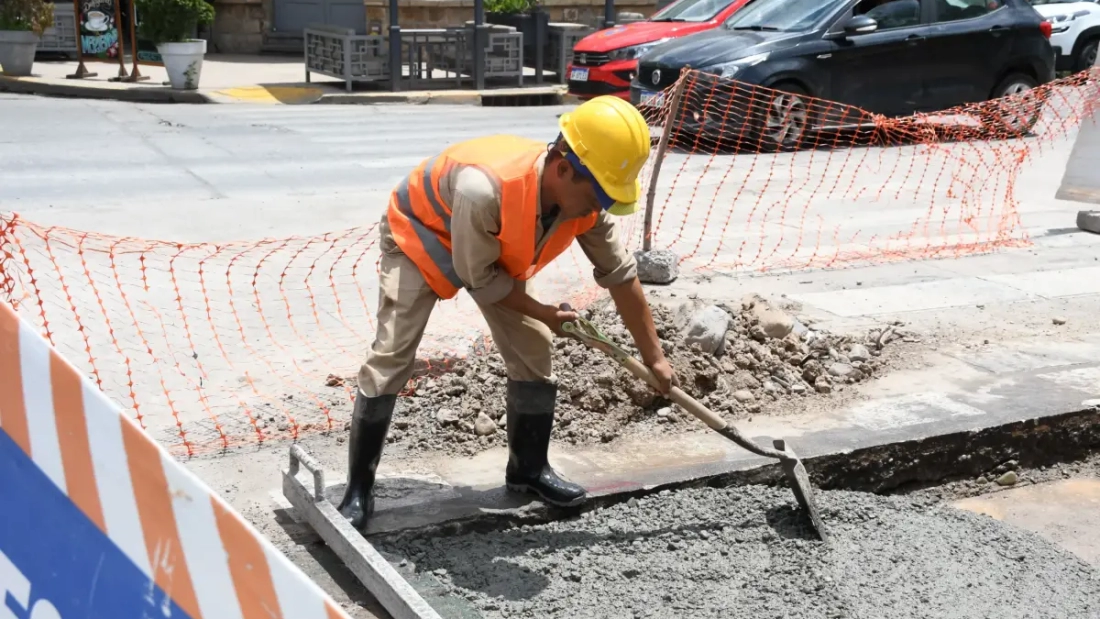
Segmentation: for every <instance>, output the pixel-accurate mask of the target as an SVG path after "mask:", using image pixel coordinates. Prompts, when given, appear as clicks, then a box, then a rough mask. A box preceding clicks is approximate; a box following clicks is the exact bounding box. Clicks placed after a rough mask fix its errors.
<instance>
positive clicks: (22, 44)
mask: <svg viewBox="0 0 1100 619" xmlns="http://www.w3.org/2000/svg"><path fill="white" fill-rule="evenodd" d="M36 49H38V35H37V34H35V33H33V32H31V31H29V30H0V67H3V69H4V71H3V73H4V75H15V76H27V75H30V74H31V66H32V65H34V52H35V50H36Z"/></svg>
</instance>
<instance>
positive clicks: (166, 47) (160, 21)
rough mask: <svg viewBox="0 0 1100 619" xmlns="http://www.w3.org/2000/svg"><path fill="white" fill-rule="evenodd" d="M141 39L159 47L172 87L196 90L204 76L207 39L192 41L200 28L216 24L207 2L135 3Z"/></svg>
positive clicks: (159, 0) (164, 0)
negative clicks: (200, 78) (204, 25)
mask: <svg viewBox="0 0 1100 619" xmlns="http://www.w3.org/2000/svg"><path fill="white" fill-rule="evenodd" d="M135 4H136V5H137V7H136V8H137V14H138V29H139V31H140V35H141V38H143V39H147V40H149V41H152V42H153V43H154V44H155V45H156V46H157V53H159V54H160V58H161V61H162V62H163V63H164V69H165V70H166V71H168V81H169V83H171V84H172V88H177V89H180V90H195V89H197V88H198V87H199V77H200V76H201V75H202V59H203V56H205V55H206V40H204V39H196V38H192V37H193V36H194V34H195V32H196V31H197V29H198V27H199V25H202V24H209V23H210V22H212V21H214V7H213V6H212V5H211V4H210V3H208V2H206V0H136V2H135Z"/></svg>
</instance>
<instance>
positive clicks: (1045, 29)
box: [1039, 21, 1050, 39]
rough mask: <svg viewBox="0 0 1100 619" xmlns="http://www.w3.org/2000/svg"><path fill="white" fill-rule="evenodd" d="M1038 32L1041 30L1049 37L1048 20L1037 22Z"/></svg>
mask: <svg viewBox="0 0 1100 619" xmlns="http://www.w3.org/2000/svg"><path fill="white" fill-rule="evenodd" d="M1039 32H1042V33H1043V36H1044V37H1046V38H1048V39H1049V38H1050V22H1048V21H1042V22H1040V23H1039Z"/></svg>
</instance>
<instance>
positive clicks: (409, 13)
mask: <svg viewBox="0 0 1100 619" xmlns="http://www.w3.org/2000/svg"><path fill="white" fill-rule="evenodd" d="M364 2H365V3H366V5H367V20H368V21H371V22H377V23H380V24H382V27H383V28H387V27H388V26H389V23H390V18H389V2H388V0H364ZM542 5H543V7H544V8H545V10H546V12H548V13H550V21H551V22H569V23H577V24H587V25H589V26H593V27H599V26H600V25H602V24H603V7H604V2H603V0H543V3H542ZM656 7H657V0H616V2H615V12H616V13H641V14H642V15H643V16H645V17H648V16H650V15H652V14H653V12H654V11H655V10H656ZM473 18H474V0H401V4H400V15H399V16H398V19H399V20H400V23H401V27H402V28H442V27H445V26H460V25H462V24H464V23H466V22H467V21H469V20H472V19H473Z"/></svg>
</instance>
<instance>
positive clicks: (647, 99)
mask: <svg viewBox="0 0 1100 619" xmlns="http://www.w3.org/2000/svg"><path fill="white" fill-rule="evenodd" d="M638 103H639V104H640V105H654V106H657V107H660V106H662V105H664V104H665V93H663V92H652V91H649V90H643V91H642V96H641V99H640V100H639V101H638Z"/></svg>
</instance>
